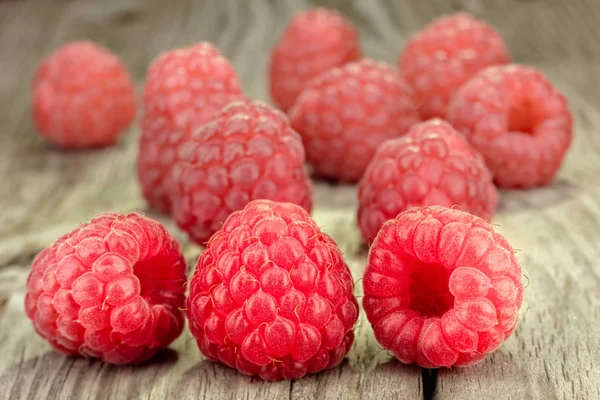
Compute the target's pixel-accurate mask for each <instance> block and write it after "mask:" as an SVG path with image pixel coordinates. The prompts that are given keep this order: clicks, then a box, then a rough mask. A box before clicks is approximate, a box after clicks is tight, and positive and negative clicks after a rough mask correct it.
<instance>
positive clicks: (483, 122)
mask: <svg viewBox="0 0 600 400" xmlns="http://www.w3.org/2000/svg"><path fill="white" fill-rule="evenodd" d="M448 120H449V121H450V122H451V123H452V125H454V127H456V129H458V130H459V131H461V132H462V133H463V134H464V135H465V136H466V137H467V139H468V140H469V142H470V143H471V145H473V147H475V149H477V150H478V151H479V152H480V153H481V154H482V155H483V157H484V159H485V161H486V163H487V165H488V167H489V168H490V170H491V171H492V173H493V174H494V181H495V182H496V184H497V185H498V186H500V187H503V188H530V187H534V186H543V185H547V184H549V183H550V182H551V181H552V179H553V178H554V176H555V175H556V173H557V172H558V169H559V168H560V165H561V164H562V161H563V159H564V157H565V154H566V152H567V150H568V149H569V146H570V144H571V140H572V138H573V117H572V116H571V111H570V110H569V106H568V104H567V99H566V98H565V96H564V95H563V94H562V93H560V92H559V91H558V90H557V89H556V88H555V87H554V86H553V85H552V83H551V82H550V81H549V80H548V79H547V78H546V77H545V76H544V75H543V74H542V73H541V72H540V71H538V70H536V69H535V68H532V67H525V66H520V65H507V66H501V67H490V68H487V69H485V70H484V71H482V72H481V73H480V74H478V75H477V76H475V77H474V78H473V79H471V80H470V81H469V82H467V83H466V84H465V85H463V86H462V87H461V88H460V90H458V92H457V93H456V95H455V96H454V97H453V99H452V102H451V103H450V106H449V109H448Z"/></svg>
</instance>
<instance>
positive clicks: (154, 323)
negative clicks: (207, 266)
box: [25, 213, 186, 364]
mask: <svg viewBox="0 0 600 400" xmlns="http://www.w3.org/2000/svg"><path fill="white" fill-rule="evenodd" d="M185 272H186V265H185V260H184V258H183V255H182V254H181V251H180V250H179V245H178V244H177V242H176V241H175V239H174V238H173V237H172V236H171V235H170V234H169V233H168V232H167V231H166V230H165V228H164V227H163V226H162V225H161V224H160V223H158V222H156V221H153V220H151V219H149V218H146V217H144V216H142V215H140V214H128V215H122V214H113V213H110V214H108V213H107V214H101V215H99V216H97V217H96V218H94V219H92V221H91V222H90V223H87V224H84V225H82V226H80V227H79V228H77V229H75V230H74V231H72V232H71V233H68V234H66V235H64V236H62V237H61V238H60V239H58V240H57V241H56V243H54V244H53V245H51V246H50V247H48V248H46V249H45V250H43V251H42V252H41V253H40V254H39V255H38V256H37V257H36V259H35V260H34V262H33V267H32V269H31V273H30V274H29V277H28V279H27V295H26V297H25V311H26V312H27V316H28V317H29V318H30V319H31V320H32V321H33V326H34V327H35V330H36V332H37V333H38V334H40V335H41V336H42V337H43V338H44V339H46V340H47V341H48V342H49V343H50V344H51V345H52V346H53V347H54V348H55V349H56V350H58V351H59V352H61V353H65V354H68V355H77V354H79V355H82V356H85V357H95V358H100V359H102V360H103V361H106V362H109V363H113V364H128V363H138V362H142V361H144V360H146V359H148V358H149V357H151V356H152V355H153V354H154V353H156V352H157V351H158V350H159V349H162V348H165V347H167V346H168V345H169V344H170V343H171V342H172V341H173V340H175V338H177V337H178V336H179V334H180V333H181V331H182V329H183V325H184V316H183V313H182V312H181V311H180V309H181V308H182V307H183V305H184V289H185V287H184V285H185V281H186V276H185Z"/></svg>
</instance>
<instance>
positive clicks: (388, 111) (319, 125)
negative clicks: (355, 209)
mask: <svg viewBox="0 0 600 400" xmlns="http://www.w3.org/2000/svg"><path fill="white" fill-rule="evenodd" d="M289 116H290V120H291V121H292V126H293V127H294V129H296V130H297V131H298V133H300V135H301V136H302V140H303V141H304V145H305V146H306V155H307V158H308V161H309V162H310V163H311V164H312V166H313V167H314V169H315V172H316V174H317V175H320V176H322V177H326V178H334V179H339V180H342V181H348V182H356V181H358V180H359V179H360V178H361V176H362V174H363V172H364V170H365V168H366V167H367V165H368V163H369V161H371V158H372V157H373V155H374V154H375V150H376V149H377V147H378V146H379V145H380V144H381V143H382V142H384V141H385V140H387V139H391V138H395V137H399V136H401V135H403V134H404V133H406V131H408V129H409V128H410V127H411V126H412V125H413V124H415V123H416V122H418V121H419V117H418V114H417V109H416V107H415V104H414V102H413V93H412V90H411V89H410V88H409V87H408V85H407V84H406V83H405V82H404V80H403V79H402V78H401V77H400V75H399V74H398V72H397V71H396V70H395V69H394V68H392V67H391V66H389V65H387V64H384V63H381V62H376V61H373V60H370V59H362V60H361V61H358V62H355V63H349V64H346V65H344V66H343V67H340V68H333V69H331V70H329V71H327V72H325V73H323V74H321V75H319V77H317V78H315V79H314V80H313V81H311V83H309V84H308V86H307V87H306V89H305V90H304V91H303V92H302V93H301V94H300V96H299V97H298V99H297V100H296V103H295V104H294V106H293V107H292V109H291V110H290V112H289Z"/></svg>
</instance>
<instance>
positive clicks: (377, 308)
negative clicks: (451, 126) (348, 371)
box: [363, 206, 523, 368]
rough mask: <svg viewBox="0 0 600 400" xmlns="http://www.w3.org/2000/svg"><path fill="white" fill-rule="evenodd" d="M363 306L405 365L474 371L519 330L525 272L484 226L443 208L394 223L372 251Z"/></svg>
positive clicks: (418, 210)
mask: <svg viewBox="0 0 600 400" xmlns="http://www.w3.org/2000/svg"><path fill="white" fill-rule="evenodd" d="M363 287H364V291H365V296H364V299H363V306H364V309H365V313H366V314H367V318H368V319H369V322H371V324H372V325H373V330H374V332H375V337H376V338H377V340H378V341H379V343H380V344H381V345H382V346H383V347H385V348H387V349H389V350H391V351H393V352H394V355H395V356H396V357H397V358H398V359H399V360H400V361H402V362H403V363H406V364H411V363H416V364H419V365H420V366H422V367H425V368H438V367H442V366H444V367H451V366H466V365H470V364H473V363H476V362H478V361H480V360H483V358H485V356H486V354H487V353H490V352H492V351H494V350H495V349H496V348H498V346H500V344H502V343H503V342H504V341H505V340H506V339H507V338H508V337H509V336H510V334H511V333H512V332H513V330H514V329H515V327H516V324H517V314H518V312H519V308H520V307H521V302H522V300H523V285H522V283H521V267H520V266H519V264H518V262H517V260H516V258H515V256H514V251H513V249H512V247H511V246H510V245H509V244H508V242H507V241H506V239H504V238H503V237H502V236H501V235H499V234H498V233H496V232H494V231H493V229H492V226H491V225H490V224H489V223H487V222H485V221H484V220H482V219H480V218H479V217H476V216H474V215H472V214H468V213H466V212H463V211H459V210H454V209H449V208H445V207H441V206H433V207H415V208H411V209H410V210H408V211H405V212H403V213H402V214H400V215H398V217H397V218H396V219H394V220H391V221H388V222H386V223H385V224H384V225H383V227H382V228H381V230H380V231H379V234H378V235H377V237H376V239H375V241H374V242H373V246H371V249H370V251H369V260H368V264H367V268H366V270H365V274H364V279H363Z"/></svg>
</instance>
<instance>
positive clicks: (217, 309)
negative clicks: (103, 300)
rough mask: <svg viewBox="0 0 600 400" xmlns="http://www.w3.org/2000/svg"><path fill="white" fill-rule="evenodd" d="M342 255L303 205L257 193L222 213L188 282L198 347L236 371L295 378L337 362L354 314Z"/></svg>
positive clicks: (350, 333) (191, 320)
mask: <svg viewBox="0 0 600 400" xmlns="http://www.w3.org/2000/svg"><path fill="white" fill-rule="evenodd" d="M353 288H354V284H353V281H352V276H351V274H350V270H349V269H348V266H347V265H346V263H345V262H344V259H343V256H342V253H341V251H340V249H339V248H338V246H337V245H336V244H335V242H334V241H333V239H331V238H330V237H329V236H328V235H327V234H325V233H322V232H321V231H320V230H319V227H318V226H317V224H316V223H315V221H313V220H312V219H311V218H310V216H309V215H308V213H307V212H306V211H305V210H304V209H303V208H302V207H299V206H297V205H294V204H290V203H276V202H273V201H268V200H256V201H253V202H251V203H249V204H248V205H247V206H246V207H245V208H244V209H243V210H240V211H237V212H235V213H233V214H231V215H230V216H229V218H227V221H226V222H225V224H224V225H223V229H222V230H220V231H218V232H217V233H215V235H214V236H213V237H212V238H211V239H210V241H209V243H208V246H207V249H206V251H205V252H203V253H202V255H201V256H200V259H199V260H198V265H197V266H196V270H195V272H194V275H193V276H192V278H191V280H190V294H189V297H188V302H187V315H188V319H189V325H190V330H191V331H192V334H193V335H194V337H195V338H196V340H197V342H198V346H199V347H200V350H201V351H202V353H203V354H204V355H205V356H207V357H208V358H209V359H211V360H213V361H220V362H222V363H224V364H226V365H228V366H230V367H232V368H236V369H237V370H238V371H240V372H241V373H244V374H247V375H257V376H260V377H261V378H263V379H267V380H278V379H298V378H301V377H303V376H304V375H306V374H312V373H316V372H318V371H321V370H324V369H327V368H332V367H334V366H336V365H338V364H339V363H340V362H341V361H342V360H343V358H344V356H345V355H346V354H347V353H348V350H349V349H350V346H351V345H352V341H353V339H354V333H353V331H352V328H353V326H354V324H355V323H356V321H357V318H358V304H357V302H356V298H355V297H354V295H353V294H352V293H353Z"/></svg>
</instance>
